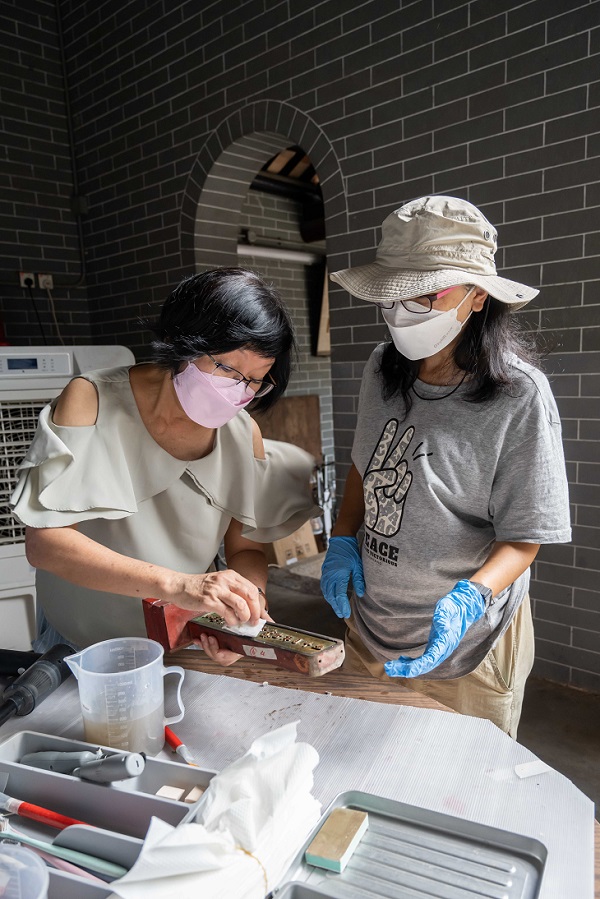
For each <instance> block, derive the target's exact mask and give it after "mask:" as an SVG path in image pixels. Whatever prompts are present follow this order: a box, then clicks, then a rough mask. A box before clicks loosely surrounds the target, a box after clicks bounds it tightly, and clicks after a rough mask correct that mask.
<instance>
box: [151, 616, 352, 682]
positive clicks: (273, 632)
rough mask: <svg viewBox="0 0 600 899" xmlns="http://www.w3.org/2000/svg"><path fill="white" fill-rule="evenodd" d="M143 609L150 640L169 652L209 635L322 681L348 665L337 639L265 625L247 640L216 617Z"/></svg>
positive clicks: (222, 645)
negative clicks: (345, 662)
mask: <svg viewBox="0 0 600 899" xmlns="http://www.w3.org/2000/svg"><path fill="white" fill-rule="evenodd" d="M143 607H144V618H145V621H146V631H147V633H148V637H149V638H150V639H151V640H156V641H157V642H158V643H160V644H161V646H162V647H163V648H164V649H165V650H166V651H167V652H171V651H173V650H175V649H181V648H182V647H184V646H188V645H189V644H190V643H191V642H192V641H193V640H195V639H196V640H197V639H198V638H199V637H200V635H201V634H208V635H209V636H211V637H215V638H216V640H217V642H218V644H219V647H220V648H221V649H229V650H231V651H232V652H237V653H239V654H240V655H243V656H247V657H248V658H252V659H259V660H260V661H262V662H269V663H271V664H274V665H277V666H278V667H280V668H287V669H288V670H290V671H296V672H299V673H300V674H305V675H306V676H307V677H321V676H322V675H323V674H327V672H328V671H334V670H335V669H336V668H339V667H340V665H341V664H342V662H343V661H344V643H343V641H342V640H338V639H336V638H334V637H325V636H323V635H322V634H313V633H311V632H310V631H303V630H300V629H298V628H291V627H287V626H286V625H279V624H265V626H264V627H263V629H262V631H261V632H260V634H258V636H256V637H247V636H242V635H240V634H232V633H231V632H230V631H228V630H226V629H225V622H224V621H223V619H222V618H221V617H220V616H219V615H216V614H214V613H213V614H210V615H201V616H198V617H195V618H193V617H191V616H192V615H193V612H186V611H185V610H184V609H180V608H178V607H177V606H174V605H172V604H171V603H167V602H164V601H163V600H144V601H143Z"/></svg>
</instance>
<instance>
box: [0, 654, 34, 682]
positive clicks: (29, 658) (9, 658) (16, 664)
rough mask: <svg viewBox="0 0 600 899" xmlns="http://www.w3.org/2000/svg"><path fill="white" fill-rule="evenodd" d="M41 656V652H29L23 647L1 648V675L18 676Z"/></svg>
mask: <svg viewBox="0 0 600 899" xmlns="http://www.w3.org/2000/svg"><path fill="white" fill-rule="evenodd" d="M39 657H40V654H39V652H28V651H26V650H21V649H0V675H1V676H3V677H16V676H17V675H18V674H22V673H23V671H25V670H26V669H27V668H29V666H30V665H33V663H34V662H36V661H37V660H38V659H39Z"/></svg>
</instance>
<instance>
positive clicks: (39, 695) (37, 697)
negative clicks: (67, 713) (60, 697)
mask: <svg viewBox="0 0 600 899" xmlns="http://www.w3.org/2000/svg"><path fill="white" fill-rule="evenodd" d="M72 654H73V648H72V647H71V646H68V645H67V644H66V643H58V644H57V645H56V646H53V647H52V648H51V649H49V650H48V651H47V652H45V653H44V654H43V655H41V656H40V657H39V659H37V661H35V662H34V663H33V665H30V666H29V668H28V669H27V670H26V671H24V672H23V674H20V675H19V677H17V678H16V680H14V681H13V682H12V684H9V685H8V687H7V688H6V689H5V691H4V694H3V696H2V702H1V703H0V725H2V724H4V723H5V721H8V720H9V718H12V717H13V716H14V715H18V716H19V717H20V716H23V715H29V713H30V712H32V711H33V710H34V709H35V708H36V706H38V705H39V704H40V702H43V701H44V699H45V698H46V697H47V696H49V695H50V693H53V692H54V690H56V688H57V687H58V686H60V684H62V682H63V681H64V680H65V678H67V677H69V675H70V673H71V672H70V670H69V667H68V665H66V664H65V662H64V659H65V657H66V656H69V655H72Z"/></svg>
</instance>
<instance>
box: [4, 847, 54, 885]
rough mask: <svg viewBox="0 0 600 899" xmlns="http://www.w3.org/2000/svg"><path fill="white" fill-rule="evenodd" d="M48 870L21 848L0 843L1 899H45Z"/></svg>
mask: <svg viewBox="0 0 600 899" xmlns="http://www.w3.org/2000/svg"><path fill="white" fill-rule="evenodd" d="M49 881H50V878H49V876H48V868H47V867H46V865H45V864H44V862H43V861H42V860H41V858H39V856H37V855H36V854H35V852H32V851H31V849H25V848H24V847H23V846H17V845H15V843H10V842H8V840H6V841H4V840H3V841H2V842H0V896H2V899H45V897H46V896H47V895H48V883H49Z"/></svg>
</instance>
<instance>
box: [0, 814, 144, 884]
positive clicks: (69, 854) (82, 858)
mask: <svg viewBox="0 0 600 899" xmlns="http://www.w3.org/2000/svg"><path fill="white" fill-rule="evenodd" d="M2 834H4V836H5V837H6V838H7V839H9V840H15V841H16V842H18V843H24V844H25V845H26V846H32V847H34V848H35V849H43V850H44V852H48V853H49V854H50V855H54V856H56V858H63V859H65V860H66V861H69V862H73V863H74V864H76V865H81V866H82V868H87V869H88V870H89V871H95V872H96V873H97V874H106V875H107V876H108V877H123V875H124V874H126V873H127V868H123V867H122V866H121V865H117V864H115V863H114V862H109V861H107V860H106V859H103V858H96V856H94V855H88V854H87V852H80V851H79V850H78V849H66V848H65V847H63V846H55V845H54V843H45V842H44V841H43V840H36V839H34V838H33V837H29V836H26V835H25V834H24V833H21V832H20V831H19V830H15V829H14V827H12V826H11V825H10V824H9V823H8V819H7V818H4V817H2V816H0V837H1V835H2Z"/></svg>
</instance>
